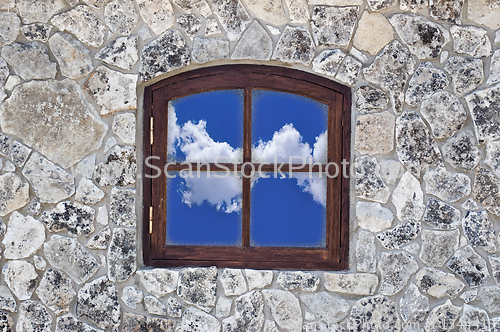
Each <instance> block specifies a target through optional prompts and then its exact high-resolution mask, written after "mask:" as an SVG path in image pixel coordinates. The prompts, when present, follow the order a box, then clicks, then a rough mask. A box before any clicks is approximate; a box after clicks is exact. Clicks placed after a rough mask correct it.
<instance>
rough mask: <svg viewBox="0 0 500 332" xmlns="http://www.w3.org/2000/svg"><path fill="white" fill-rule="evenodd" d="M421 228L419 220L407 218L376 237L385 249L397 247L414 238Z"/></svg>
mask: <svg viewBox="0 0 500 332" xmlns="http://www.w3.org/2000/svg"><path fill="white" fill-rule="evenodd" d="M421 229H422V226H421V223H420V221H414V220H409V221H406V222H403V223H400V224H398V225H396V227H394V228H393V229H390V230H386V231H384V232H382V233H379V234H378V235H377V239H378V240H379V241H380V242H381V243H382V245H383V246H384V247H385V248H387V249H399V248H401V246H403V245H405V244H407V243H408V242H410V241H412V240H414V239H415V238H416V237H417V236H418V235H419V234H420V231H421Z"/></svg>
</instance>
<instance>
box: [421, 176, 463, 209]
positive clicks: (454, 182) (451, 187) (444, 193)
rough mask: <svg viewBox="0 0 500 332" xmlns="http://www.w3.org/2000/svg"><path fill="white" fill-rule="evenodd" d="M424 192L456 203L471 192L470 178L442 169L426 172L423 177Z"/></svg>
mask: <svg viewBox="0 0 500 332" xmlns="http://www.w3.org/2000/svg"><path fill="white" fill-rule="evenodd" d="M424 181H425V192H426V193H427V194H431V195H434V196H436V197H438V198H439V199H442V200H443V201H447V202H456V201H458V200H459V199H461V198H463V197H465V196H468V195H469V194H470V192H471V186H470V178H469V177H468V176H466V175H465V174H462V173H452V172H449V171H448V170H447V169H446V168H444V167H437V168H434V169H431V170H428V171H427V172H426V173H425V175H424Z"/></svg>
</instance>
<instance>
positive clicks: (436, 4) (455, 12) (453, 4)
mask: <svg viewBox="0 0 500 332" xmlns="http://www.w3.org/2000/svg"><path fill="white" fill-rule="evenodd" d="M463 6H464V0H429V7H430V12H429V14H430V16H431V18H432V19H434V20H439V21H445V22H449V23H453V24H461V23H462V20H461V16H462V7H463ZM452 29H453V28H452Z"/></svg>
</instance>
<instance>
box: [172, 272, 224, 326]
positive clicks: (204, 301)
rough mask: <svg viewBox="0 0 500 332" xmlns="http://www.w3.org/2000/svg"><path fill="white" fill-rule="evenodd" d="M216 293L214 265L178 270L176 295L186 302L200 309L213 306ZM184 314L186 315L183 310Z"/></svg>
mask: <svg viewBox="0 0 500 332" xmlns="http://www.w3.org/2000/svg"><path fill="white" fill-rule="evenodd" d="M216 294H217V268H216V267H208V268H204V267H198V268H184V269H182V270H181V271H180V276H179V284H178V286H177V296H179V297H180V298H181V299H182V300H184V301H186V302H187V303H188V304H192V305H195V306H197V307H198V308H201V309H204V308H210V307H214V306H215V302H216V299H217V297H216ZM188 310H189V309H188ZM184 315H186V313H185V312H184ZM217 331H218V330H217Z"/></svg>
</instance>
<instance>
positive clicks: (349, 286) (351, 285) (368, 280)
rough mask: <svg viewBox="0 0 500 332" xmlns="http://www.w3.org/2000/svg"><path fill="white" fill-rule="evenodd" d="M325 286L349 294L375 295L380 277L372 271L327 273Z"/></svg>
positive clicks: (331, 290) (332, 290)
mask: <svg viewBox="0 0 500 332" xmlns="http://www.w3.org/2000/svg"><path fill="white" fill-rule="evenodd" d="M324 278H325V288H326V289H327V290H328V291H330V292H334V293H340V294H348V295H364V296H367V295H373V294H374V293H375V290H376V289H377V286H378V277H377V275H375V274H370V273H349V274H341V273H325V274H324Z"/></svg>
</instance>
